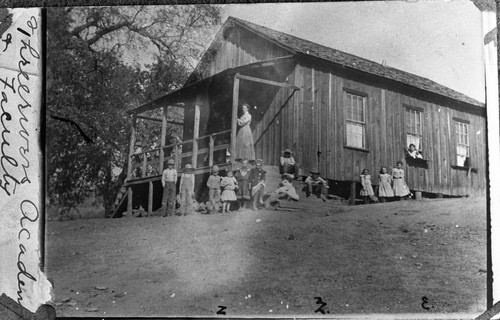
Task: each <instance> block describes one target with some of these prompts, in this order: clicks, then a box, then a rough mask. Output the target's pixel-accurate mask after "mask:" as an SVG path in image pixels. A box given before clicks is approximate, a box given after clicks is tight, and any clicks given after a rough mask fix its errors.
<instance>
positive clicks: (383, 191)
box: [378, 173, 394, 198]
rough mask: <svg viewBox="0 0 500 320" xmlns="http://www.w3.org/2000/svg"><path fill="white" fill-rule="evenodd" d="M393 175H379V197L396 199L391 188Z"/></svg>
mask: <svg viewBox="0 0 500 320" xmlns="http://www.w3.org/2000/svg"><path fill="white" fill-rule="evenodd" d="M391 180H392V179H391V175H390V174H388V173H381V174H379V175H378V181H379V183H378V196H379V197H388V198H390V197H394V191H393V190H392V186H391Z"/></svg>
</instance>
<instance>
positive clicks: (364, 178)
mask: <svg viewBox="0 0 500 320" xmlns="http://www.w3.org/2000/svg"><path fill="white" fill-rule="evenodd" d="M360 177H361V186H362V187H363V189H361V192H360V195H361V196H362V197H363V198H364V200H365V203H370V196H374V195H375V193H374V192H373V187H372V180H371V177H370V175H369V174H368V169H363V172H361V176H360Z"/></svg>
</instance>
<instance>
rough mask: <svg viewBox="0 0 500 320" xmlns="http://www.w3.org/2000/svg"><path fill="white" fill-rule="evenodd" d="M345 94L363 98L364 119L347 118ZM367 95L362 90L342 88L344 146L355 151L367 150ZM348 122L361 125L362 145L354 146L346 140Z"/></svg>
mask: <svg viewBox="0 0 500 320" xmlns="http://www.w3.org/2000/svg"><path fill="white" fill-rule="evenodd" d="M347 95H351V96H356V97H360V98H362V99H363V120H364V121H357V120H351V119H349V118H348V108H347V104H346V98H347ZM368 101H369V99H368V95H367V94H366V93H364V92H361V91H357V90H353V89H349V88H343V90H342V105H343V109H344V148H347V149H353V150H357V151H364V152H369V144H368V138H367V134H366V130H367V123H368V114H367V109H368ZM348 123H354V124H359V125H362V126H363V135H362V139H363V140H362V144H363V145H362V147H359V146H355V145H350V144H348V143H347V141H348V138H347V137H348V133H347V128H348Z"/></svg>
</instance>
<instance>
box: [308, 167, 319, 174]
mask: <svg viewBox="0 0 500 320" xmlns="http://www.w3.org/2000/svg"><path fill="white" fill-rule="evenodd" d="M309 172H310V173H316V174H319V171H318V168H312V169H311V170H309Z"/></svg>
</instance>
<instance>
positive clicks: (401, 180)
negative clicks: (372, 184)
mask: <svg viewBox="0 0 500 320" xmlns="http://www.w3.org/2000/svg"><path fill="white" fill-rule="evenodd" d="M402 168H403V162H401V161H398V167H397V168H394V169H392V181H393V185H392V189H393V190H394V195H395V196H396V197H398V198H399V200H402V199H403V198H404V197H406V196H408V195H410V189H409V188H408V185H407V184H406V182H405V171H404V170H403V169H402Z"/></svg>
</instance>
